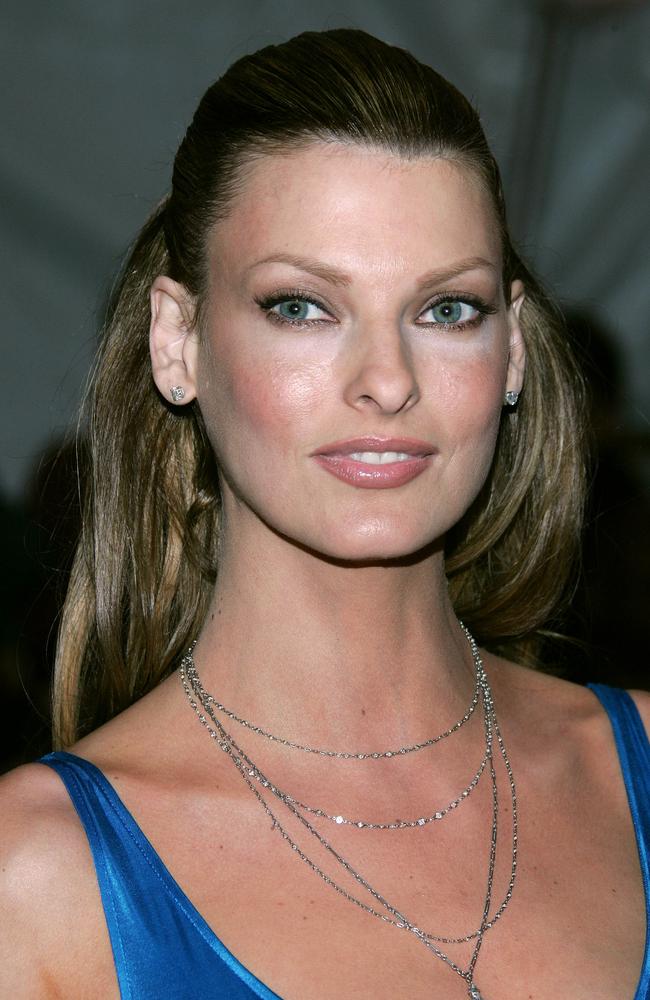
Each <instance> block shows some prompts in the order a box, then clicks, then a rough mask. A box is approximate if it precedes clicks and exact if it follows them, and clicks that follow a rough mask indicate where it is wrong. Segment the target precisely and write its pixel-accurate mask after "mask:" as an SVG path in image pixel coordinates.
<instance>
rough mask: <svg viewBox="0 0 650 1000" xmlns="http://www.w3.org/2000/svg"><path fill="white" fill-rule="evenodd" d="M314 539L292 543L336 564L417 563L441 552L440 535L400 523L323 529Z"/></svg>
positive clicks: (379, 523)
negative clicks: (433, 553)
mask: <svg viewBox="0 0 650 1000" xmlns="http://www.w3.org/2000/svg"><path fill="white" fill-rule="evenodd" d="M324 528H325V530H324V531H323V530H322V529H321V531H319V532H318V534H317V536H316V537H314V536H313V535H312V536H311V537H307V536H306V535H305V536H303V538H302V539H296V541H297V544H298V545H300V547H301V548H303V549H306V550H309V551H311V552H313V553H314V554H315V555H320V556H322V557H324V558H325V559H328V560H331V561H333V562H338V563H352V564H358V563H387V562H401V561H405V562H417V561H419V560H420V559H423V558H426V557H427V556H428V555H430V554H431V553H432V552H433V551H435V550H436V549H440V550H442V548H443V545H444V532H443V533H440V532H432V531H431V530H429V531H425V530H423V529H422V526H421V525H420V526H418V527H417V528H416V527H415V526H412V527H409V526H408V525H407V524H405V523H404V520H402V522H401V523H398V524H394V523H391V524H386V523H385V522H384V521H383V519H373V520H371V521H368V520H366V521H363V522H362V523H360V524H356V525H350V524H345V523H341V522H339V523H337V524H336V525H331V526H329V530H328V526H324Z"/></svg>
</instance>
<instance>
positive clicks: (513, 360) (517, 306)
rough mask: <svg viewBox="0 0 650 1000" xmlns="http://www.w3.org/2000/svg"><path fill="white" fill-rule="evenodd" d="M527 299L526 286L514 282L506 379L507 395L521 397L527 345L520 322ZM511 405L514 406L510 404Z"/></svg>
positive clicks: (519, 282)
mask: <svg viewBox="0 0 650 1000" xmlns="http://www.w3.org/2000/svg"><path fill="white" fill-rule="evenodd" d="M524 299H525V291H524V286H523V284H522V283H521V281H513V283H512V289H511V294H510V308H509V310H508V322H509V325H510V347H509V354H508V374H507V378H506V395H507V396H508V395H510V394H512V393H514V394H516V396H519V393H520V392H521V389H522V386H523V384H524V371H525V368H526V344H525V342H524V335H523V333H522V330H521V325H520V322H519V315H520V312H521V307H522V305H523V302H524ZM509 405H512V403H510V404H509Z"/></svg>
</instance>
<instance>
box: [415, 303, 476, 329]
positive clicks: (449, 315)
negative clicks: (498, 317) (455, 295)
mask: <svg viewBox="0 0 650 1000" xmlns="http://www.w3.org/2000/svg"><path fill="white" fill-rule="evenodd" d="M486 311H487V310H484V309H479V308H478V306H476V305H474V304H473V303H471V302H464V301H462V300H460V299H441V300H440V301H439V302H434V303H433V304H432V305H430V306H428V308H427V309H425V310H424V312H423V313H422V314H421V315H422V317H424V316H425V315H426V314H427V313H430V314H431V320H429V321H425V322H431V323H433V324H440V325H445V326H464V325H471V324H473V323H476V322H477V321H479V320H480V319H481V317H482V316H483V315H484V314H485V312H486Z"/></svg>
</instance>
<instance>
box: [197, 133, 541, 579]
mask: <svg viewBox="0 0 650 1000" xmlns="http://www.w3.org/2000/svg"><path fill="white" fill-rule="evenodd" d="M209 275H210V278H209V293H208V298H207V303H206V309H205V313H204V316H205V319H204V325H203V329H202V334H201V339H200V341H199V343H198V346H197V348H196V352H197V353H196V358H195V361H194V362H190V365H189V368H190V371H189V378H190V392H191V393H192V392H193V391H194V390H195V391H196V396H197V398H198V402H199V405H200V407H201V411H202V413H203V416H204V419H205V424H206V427H207V431H208V434H209V437H210V440H211V442H212V445H213V448H214V450H215V453H216V456H217V459H218V462H219V466H220V469H221V471H222V480H223V481H222V490H223V497H224V505H225V515H226V519H225V524H226V525H227V526H228V530H230V529H231V528H233V527H236V530H237V531H238V532H240V531H247V532H253V533H258V535H259V533H262V534H263V533H264V532H268V530H269V529H272V530H273V531H274V532H275V533H280V534H281V535H283V536H286V537H287V538H289V539H291V540H294V541H296V542H298V543H300V544H301V545H304V546H307V547H308V548H309V549H311V550H315V551H317V552H320V553H323V554H326V555H328V556H330V557H335V558H340V559H349V560H358V559H382V558H391V557H396V556H401V555H406V554H410V553H413V552H415V551H417V550H419V549H421V548H422V547H423V546H425V545H427V544H428V543H430V542H432V541H434V540H436V539H440V538H441V537H442V536H443V535H444V533H445V532H446V531H447V530H448V529H449V528H450V527H451V526H452V525H453V524H455V523H456V522H457V521H458V520H459V518H460V517H461V516H462V514H463V513H464V512H465V511H466V509H467V508H468V507H469V505H470V504H471V502H472V501H473V499H474V498H475V496H476V495H477V493H478V491H479V489H480V487H481V485H482V484H483V482H484V480H485V478H486V475H487V472H488V469H489V467H490V463H491V460H492V455H493V451H494V446H495V439H496V435H497V431H498V428H499V421H500V417H501V412H502V406H503V396H504V392H505V391H506V389H519V388H520V387H521V377H522V372H523V347H522V345H521V338H520V334H519V330H518V326H517V318H516V314H517V311H518V308H519V305H520V302H521V291H522V289H521V288H520V287H516V288H513V300H514V301H513V304H512V305H510V306H509V305H507V304H506V302H505V299H504V295H503V290H502V282H501V252H500V245H499V238H498V228H497V225H496V222H495V219H494V215H493V210H492V207H491V205H490V202H489V199H488V197H487V195H486V194H485V192H484V190H483V189H482V187H481V185H480V183H479V182H478V181H477V179H476V178H475V177H474V175H473V174H472V173H471V172H469V171H468V170H467V169H466V168H463V167H461V166H459V165H457V164H454V163H452V162H450V161H446V160H443V159H434V158H418V159H413V160H404V159H401V158H399V157H396V156H394V155H391V154H388V153H385V152H381V151H377V150H369V149H366V148H364V147H360V146H346V145H343V144H334V145H331V144H328V145H326V144H324V143H314V144H313V145H310V146H306V147H304V148H301V149H299V150H297V151H293V152H291V153H287V154H285V155H268V156H266V157H263V158H261V159H260V160H259V161H257V162H256V163H255V165H254V166H253V167H252V168H251V170H250V173H249V174H247V176H246V180H245V183H244V185H243V187H242V189H241V191H240V192H239V194H238V195H237V197H236V199H235V201H234V203H233V205H232V210H231V212H230V214H229V215H228V217H227V218H226V219H225V220H224V221H222V222H219V223H218V224H217V225H216V227H215V229H214V232H213V235H212V241H211V246H210V253H209ZM190 356H191V354H190V353H188V357H190ZM192 378H193V381H192ZM253 537H254V535H253Z"/></svg>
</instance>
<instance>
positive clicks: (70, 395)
mask: <svg viewBox="0 0 650 1000" xmlns="http://www.w3.org/2000/svg"><path fill="white" fill-rule="evenodd" d="M3 14H4V17H3V27H2V32H1V35H0V88H1V93H2V95H3V111H2V115H3V128H2V136H3V141H2V143H1V144H0V192H1V194H0V197H1V199H2V230H1V232H0V262H1V265H2V276H3V280H2V291H3V306H2V327H3V330H2V345H3V352H2V356H3V371H2V374H1V376H0V384H1V387H2V391H1V392H0V405H1V406H2V419H0V533H1V542H2V554H3V570H2V575H1V579H2V589H3V592H2V595H1V598H2V599H1V602H0V712H1V715H0V769H2V768H3V767H8V766H10V765H11V764H15V763H19V762H21V761H22V760H26V759H30V758H33V757H34V756H35V755H37V754H39V753H41V752H43V751H44V750H46V749H47V748H48V726H49V720H48V715H49V709H48V687H49V677H50V669H51V661H52V655H53V649H54V638H55V633H56V627H57V615H58V611H59V608H60V600H61V594H62V591H63V588H64V585H65V579H66V565H67V562H68V559H69V553H70V550H71V546H72V543H73V541H74V536H75V532H76V530H77V520H76V516H75V511H74V507H73V506H72V507H71V506H70V498H71V497H73V496H74V463H73V460H72V459H73V455H72V452H71V448H70V446H69V445H68V446H67V447H66V450H65V452H64V458H63V460H62V461H60V462H59V463H58V464H53V457H54V455H55V454H56V453H57V451H58V450H59V448H60V447H61V445H62V443H64V442H65V436H66V434H69V430H70V428H71V426H73V424H74V420H75V412H76V409H77V407H78V403H79V400H80V398H81V393H82V389H83V384H84V380H85V377H86V374H87V370H88V367H89V365H90V362H91V359H92V356H93V351H94V347H95V343H96V334H97V329H98V326H99V323H100V319H101V314H102V309H103V305H104V302H105V300H106V296H107V294H108V291H109V289H110V283H111V279H112V277H113V276H114V274H115V272H116V269H117V267H118V265H119V261H120V258H121V255H122V253H123V251H124V249H125V247H126V246H127V245H128V243H129V242H130V240H131V238H132V236H133V235H134V233H135V232H136V231H137V229H138V228H139V226H140V225H141V223H142V221H143V220H144V218H145V216H146V215H147V214H148V212H149V210H150V208H151V207H152V206H153V205H154V203H155V202H156V201H157V199H158V198H159V197H160V195H161V194H163V193H164V192H165V190H166V189H167V185H168V179H169V174H170V165H171V161H172V158H173V155H174V151H175V149H176V147H177V145H178V143H179V141H180V139H181V137H182V135H183V132H184V129H185V127H186V126H187V124H188V122H189V119H190V117H191V115H192V112H193V110H194V108H195V106H196V103H197V102H198V99H199V97H200V96H201V94H202V93H203V91H204V90H205V88H206V87H207V86H208V84H209V83H210V82H211V81H212V80H213V79H215V78H216V77H217V76H219V75H220V74H221V73H222V72H223V71H224V69H225V68H226V67H227V66H228V65H229V64H230V63H231V62H232V61H233V60H234V59H236V58H237V57H239V56H241V55H243V54H244V53H246V52H250V51H254V50H255V49H257V48H259V47H260V46H262V45H264V44H268V43H271V42H277V41H282V40H283V39H285V38H287V37H289V36H290V35H292V34H295V33H297V32H298V31H302V30H306V29H322V28H328V27H341V26H348V27H361V28H364V29H366V30H368V31H371V32H372V33H374V34H376V35H379V36H380V37H382V38H384V39H386V40H387V41H389V42H393V43H396V44H399V45H403V46H405V47H406V48H408V49H410V50H411V51H413V52H414V53H415V55H417V56H418V57H419V58H420V59H422V60H424V61H425V62H428V63H430V64H431V65H432V66H434V67H435V68H436V69H438V70H439V71H440V72H442V73H443V74H444V75H446V76H448V77H449V78H450V79H451V80H452V81H453V82H454V83H456V84H457V85H458V86H459V87H460V89H461V90H463V92H465V93H466V94H468V95H469V96H470V97H471V98H472V99H473V100H474V101H475V103H476V104H477V105H478V106H479V108H480V110H481V112H482V116H483V119H484V123H485V125H486V129H487V132H488V135H489V137H490V139H491V142H492V145H493V148H494V150H495V152H496V154H497V157H498V159H499V161H500V163H501V165H502V169H503V174H504V182H505V187H506V194H507V199H508V204H509V206H510V219H511V227H512V230H513V233H514V235H515V238H516V240H517V242H518V244H519V247H520V249H522V250H523V252H524V255H525V256H526V257H527V258H528V259H529V260H530V262H531V263H532V264H533V266H534V267H535V268H536V270H537V271H538V273H540V275H541V276H542V278H543V279H545V280H546V282H547V284H548V285H550V287H551V288H552V289H553V290H554V291H555V293H556V295H557V296H558V298H559V299H560V301H561V303H562V305H563V307H564V309H565V311H566V312H567V314H568V315H569V318H570V322H571V328H572V330H573V332H574V335H575V336H576V338H577V341H578V343H579V345H580V352H581V355H582V357H583V363H584V364H585V366H586V369H587V373H588V377H589V382H590V385H591V387H592V396H593V403H592V406H593V421H592V422H593V427H594V433H595V438H596V443H597V453H598V457H599V461H598V464H597V466H595V471H594V483H593V489H592V499H591V504H590V514H589V525H588V529H587V535H586V543H585V556H584V571H583V583H582V585H581V588H580V590H579V592H578V595H577V597H576V601H575V604H574V608H573V611H572V614H571V616H570V619H569V621H568V622H567V629H568V631H570V632H571V634H572V635H574V636H575V637H576V638H577V639H579V640H580V642H579V643H577V644H573V645H571V646H567V647H566V648H564V651H563V652H560V651H558V659H559V660H561V661H562V664H563V669H564V671H565V673H566V674H567V676H569V677H572V678H573V679H576V680H579V681H584V680H587V679H590V680H605V681H608V682H610V683H613V684H619V685H625V686H638V687H650V680H649V676H648V666H647V654H646V652H645V646H646V641H645V637H646V625H647V617H648V616H647V610H646V608H647V595H648V580H649V578H650V558H649V549H650V546H649V545H648V534H649V528H648V524H649V514H650V493H649V490H648V486H649V483H650V427H649V421H648V414H649V412H650V407H649V405H648V404H649V401H650V365H649V364H648V361H649V354H650V341H649V338H648V312H649V306H648V261H649V260H650V247H649V245H648V244H649V240H648V232H649V231H650V215H649V212H648V200H647V195H646V177H647V174H648V162H649V161H648V155H647V153H648V148H649V136H648V111H647V109H648V88H649V83H650V49H649V47H648V45H647V39H648V37H650V9H649V7H648V5H647V4H645V3H633V2H628V3H626V2H622V0H618V2H605V0H602V2H597V0H592V2H589V0H582V2H580V0H575V2H568V0H567V2H563V3H560V2H557V3H550V2H549V3H543V2H532V0H530V2H525V3H524V2H522V0H456V2H454V3H453V4H452V3H448V2H442V0H426V2H424V0H402V2H400V3H396V2H395V0H374V2H373V3H368V2H357V3H355V2H348V3H339V4H337V3H332V2H321V0H311V2H310V0H301V2H291V0H289V2H287V0H284V2H275V0H273V2H271V0H269V2H255V0H239V2H237V3H219V2H216V3H215V2H212V3H207V2H206V3H203V2H192V0H190V2H188V3H186V4H184V5H179V4H176V3H171V2H167V0H140V2H138V0H112V2H111V3H109V4H99V3H90V2H83V0H57V3H56V4H52V3H49V2H45V0H42V2H38V0H26V2H23V3H21V4H11V3H9V4H7V3H5V4H3ZM549 419H552V414H550V415H549Z"/></svg>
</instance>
